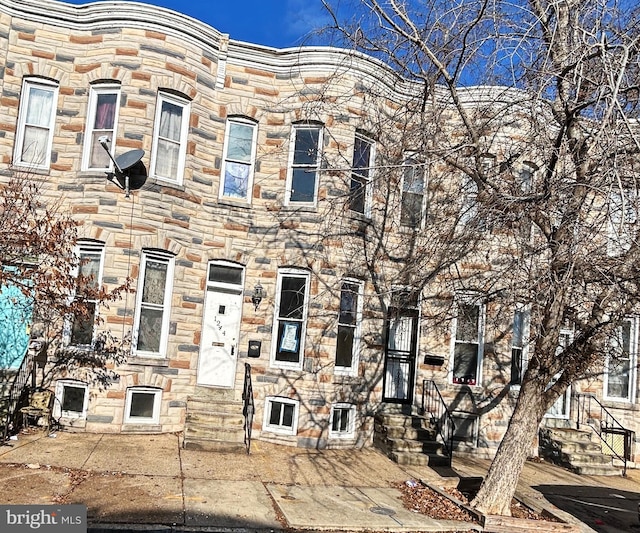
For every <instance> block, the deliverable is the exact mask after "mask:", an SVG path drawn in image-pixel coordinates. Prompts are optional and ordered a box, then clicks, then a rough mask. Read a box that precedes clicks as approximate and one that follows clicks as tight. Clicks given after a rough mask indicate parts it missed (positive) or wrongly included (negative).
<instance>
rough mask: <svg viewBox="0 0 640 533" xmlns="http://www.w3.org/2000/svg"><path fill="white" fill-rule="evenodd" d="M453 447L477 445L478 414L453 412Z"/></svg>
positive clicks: (473, 446) (455, 448)
mask: <svg viewBox="0 0 640 533" xmlns="http://www.w3.org/2000/svg"><path fill="white" fill-rule="evenodd" d="M451 417H452V418H453V424H454V431H453V449H454V450H459V449H461V448H462V449H464V448H467V449H468V448H475V447H476V446H477V445H478V416H477V415H474V414H471V413H461V412H453V413H451Z"/></svg>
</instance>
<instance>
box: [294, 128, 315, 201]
mask: <svg viewBox="0 0 640 533" xmlns="http://www.w3.org/2000/svg"><path fill="white" fill-rule="evenodd" d="M321 147H322V126H320V125H313V124H294V126H293V132H292V135H291V146H290V149H289V150H290V164H289V175H288V179H287V195H286V203H287V204H307V205H315V204H316V201H317V198H318V170H319V167H320V156H321V153H322V150H321Z"/></svg>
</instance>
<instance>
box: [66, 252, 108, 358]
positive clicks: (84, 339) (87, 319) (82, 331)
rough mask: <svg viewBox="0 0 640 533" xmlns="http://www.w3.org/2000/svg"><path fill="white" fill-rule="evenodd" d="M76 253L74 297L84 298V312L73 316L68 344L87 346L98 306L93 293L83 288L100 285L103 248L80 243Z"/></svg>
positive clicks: (91, 339)
mask: <svg viewBox="0 0 640 533" xmlns="http://www.w3.org/2000/svg"><path fill="white" fill-rule="evenodd" d="M77 254H78V261H79V264H78V279H77V294H76V297H77V298H79V297H83V298H85V301H84V303H83V310H84V311H85V312H84V313H78V314H77V315H76V316H75V317H74V318H73V324H72V326H71V338H70V344H72V345H74V346H88V345H90V344H92V342H93V334H94V330H95V322H96V314H97V311H98V306H97V300H95V298H92V296H93V295H92V294H90V295H87V293H86V291H85V290H91V291H95V290H96V289H98V288H99V287H100V284H101V275H102V258H103V255H104V248H103V247H102V245H100V244H98V243H90V244H82V243H81V244H80V245H79V246H78V250H77Z"/></svg>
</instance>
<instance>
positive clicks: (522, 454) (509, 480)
mask: <svg viewBox="0 0 640 533" xmlns="http://www.w3.org/2000/svg"><path fill="white" fill-rule="evenodd" d="M542 404H543V393H542V391H541V390H540V389H539V384H538V383H537V382H535V381H533V380H527V381H525V382H524V383H523V384H522V388H521V390H520V395H519V396H518V401H517V403H516V407H515V410H514V412H513V416H512V417H511V420H510V422H509V427H508V428H507V432H506V433H505V435H504V438H503V439H502V442H501V443H500V446H499V447H498V451H497V453H496V456H495V458H494V460H493V461H492V463H491V466H490V468H489V472H488V473H487V476H486V477H485V479H484V481H483V483H482V485H481V487H480V490H479V491H478V494H477V495H476V497H475V499H474V500H473V501H472V502H471V505H472V506H473V507H475V508H476V509H477V510H478V511H481V512H483V513H486V514H497V515H506V516H510V515H511V500H512V498H513V495H514V493H515V491H516V486H517V484H518V478H519V477H520V473H521V472H522V468H523V467H524V463H525V461H526V460H527V456H528V455H529V451H530V449H531V445H532V444H533V440H534V438H535V436H536V431H537V430H538V426H539V425H540V421H541V420H542V417H543V416H544V410H542V407H541V406H542Z"/></svg>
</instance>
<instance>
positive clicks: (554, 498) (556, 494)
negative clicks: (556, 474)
mask: <svg viewBox="0 0 640 533" xmlns="http://www.w3.org/2000/svg"><path fill="white" fill-rule="evenodd" d="M532 488H534V489H536V490H537V491H539V492H540V493H541V494H542V495H543V496H544V497H545V498H546V499H547V500H548V501H549V502H551V503H552V504H553V505H555V506H556V507H558V508H559V509H561V510H563V511H565V512H567V513H569V514H571V515H573V516H574V517H576V518H577V519H578V520H580V521H582V522H584V523H585V524H586V525H588V526H589V527H591V528H592V529H594V530H595V531H598V532H601V533H611V532H614V531H615V532H617V531H640V523H639V520H638V504H639V503H640V493H637V492H630V491H625V490H618V489H615V488H611V487H599V486H576V485H538V486H535V487H532Z"/></svg>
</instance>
